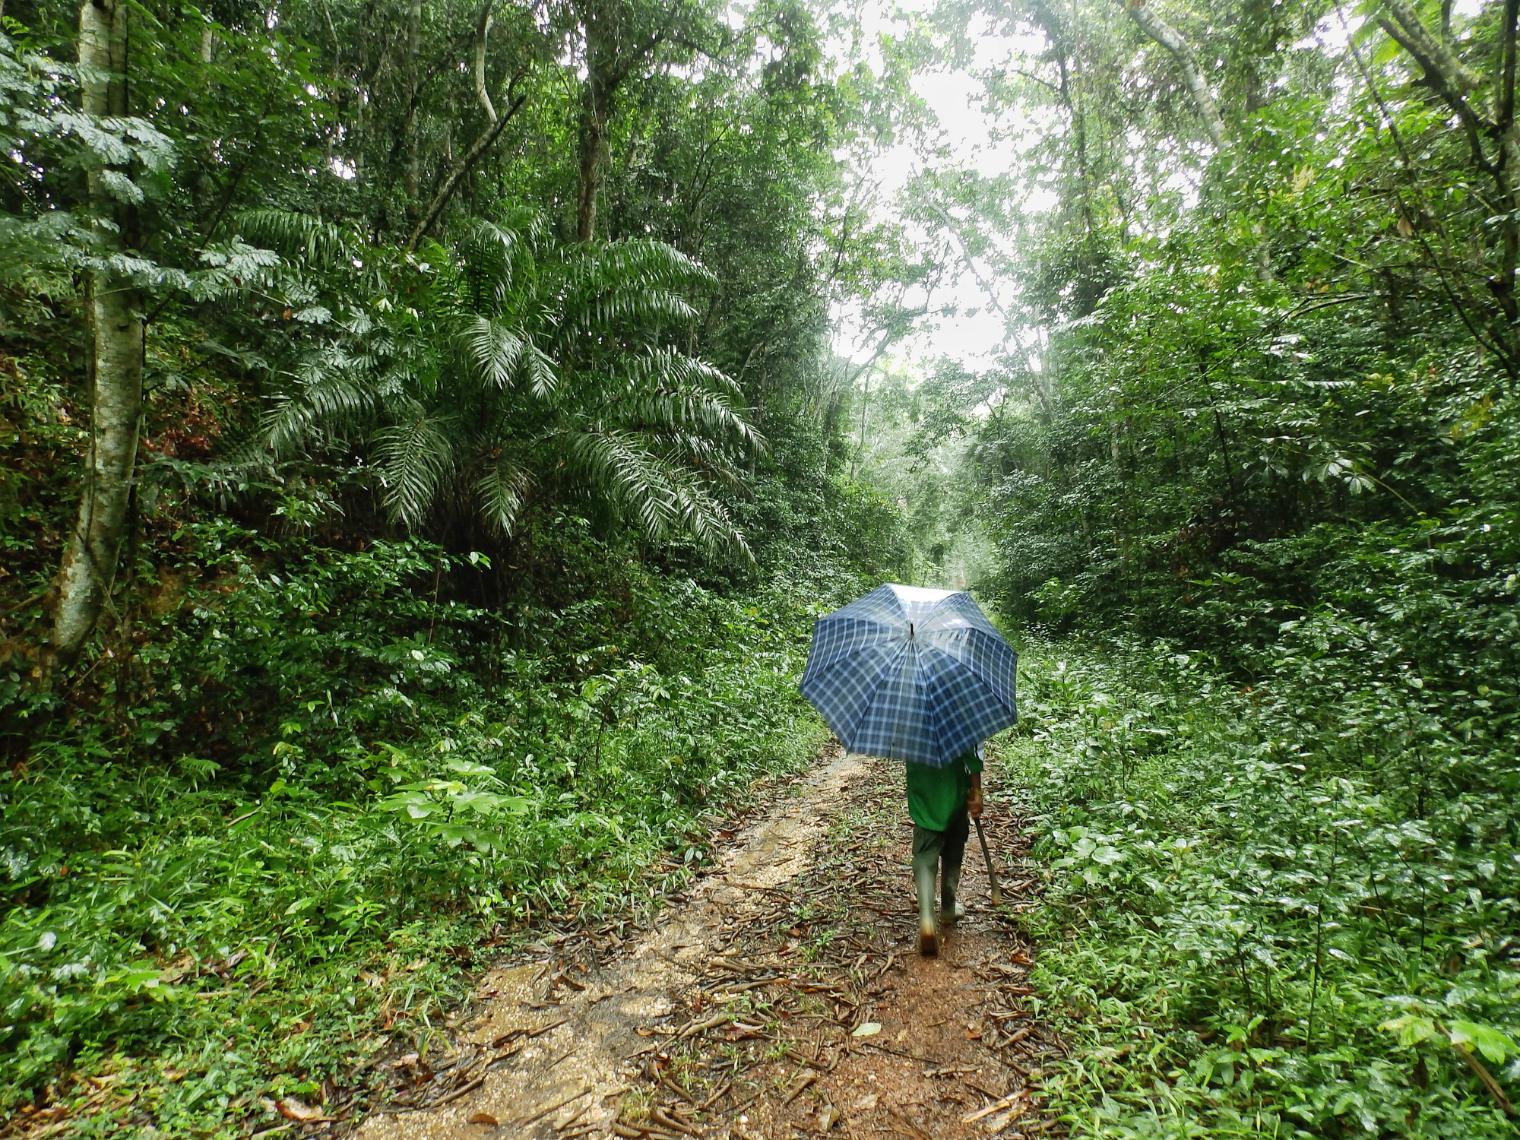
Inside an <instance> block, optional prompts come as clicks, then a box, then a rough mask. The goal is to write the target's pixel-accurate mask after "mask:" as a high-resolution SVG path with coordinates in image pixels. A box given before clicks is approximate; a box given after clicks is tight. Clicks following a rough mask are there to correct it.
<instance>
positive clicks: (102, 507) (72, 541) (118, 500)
mask: <svg viewBox="0 0 1520 1140" xmlns="http://www.w3.org/2000/svg"><path fill="white" fill-rule="evenodd" d="M79 64H80V69H81V71H82V73H83V78H82V81H81V87H82V90H83V107H84V111H85V113H86V114H87V115H90V116H92V117H95V118H102V117H105V116H116V117H119V116H124V115H126V114H127V83H126V80H127V4H126V3H125V0H85V2H84V3H83V4H82V5H81V6H80V12H79ZM106 173H107V172H106V171H105V170H104V169H102V168H98V167H97V168H92V169H91V170H90V171H89V175H88V182H89V196H90V205H91V206H92V208H93V210H94V213H95V216H96V218H97V219H99V221H100V222H102V223H104V222H107V221H109V222H110V223H112V225H105V224H100V225H99V226H98V229H99V235H98V236H99V239H100V243H101V247H102V249H104V250H106V251H110V252H126V251H128V250H130V249H132V248H133V246H134V244H135V241H136V237H137V219H136V212H135V211H134V210H133V209H132V208H131V207H130V206H128V205H126V204H124V203H122V202H120V201H118V200H117V199H116V197H114V196H113V195H112V193H111V192H110V190H109V188H108V186H107V184H106V179H105V177H104V175H105V174H106ZM115 173H117V174H125V173H126V171H124V170H117V171H115ZM87 293H88V304H87V308H86V312H87V313H88V316H89V325H90V342H89V346H88V356H87V359H88V367H89V389H90V442H89V449H88V452H87V455H86V458H85V470H84V489H83V492H82V493H81V495H80V499H79V516H78V519H77V521H76V522H75V524H74V530H73V533H72V534H71V535H70V536H69V541H68V545H67V547H66V548H65V550H64V554H63V562H62V565H61V566H60V568H59V571H58V579H57V590H58V599H57V605H56V608H55V610H54V612H53V634H52V656H53V660H54V662H55V663H56V664H57V665H67V664H69V663H70V662H72V661H74V660H75V659H76V658H77V657H78V656H79V653H80V650H81V649H82V648H83V646H84V643H85V641H86V639H88V638H89V636H90V634H91V633H92V632H93V631H94V629H95V626H96V624H97V623H98V622H99V620H100V615H101V613H102V611H103V610H104V608H105V604H106V600H107V598H108V596H109V593H110V589H111V583H112V581H113V580H114V578H115V575H116V561H117V556H118V554H119V553H120V550H121V541H122V536H123V531H124V529H125V526H126V518H127V503H128V500H129V499H130V498H131V493H132V477H133V469H134V467H135V466H136V462H137V437H138V430H139V424H140V421H141V418H142V374H143V320H142V302H141V298H140V296H139V295H138V292H137V290H135V289H134V288H132V286H131V284H130V283H129V282H128V281H127V280H126V279H125V278H123V277H121V276H120V275H118V274H116V273H112V272H110V271H109V270H105V269H98V270H92V271H91V272H90V273H89V275H88V280H87Z"/></svg>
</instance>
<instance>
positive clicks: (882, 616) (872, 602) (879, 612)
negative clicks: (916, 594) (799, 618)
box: [818, 586, 922, 631]
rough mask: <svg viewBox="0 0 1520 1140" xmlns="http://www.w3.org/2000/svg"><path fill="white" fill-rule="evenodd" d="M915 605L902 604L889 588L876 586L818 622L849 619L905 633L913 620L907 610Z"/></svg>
mask: <svg viewBox="0 0 1520 1140" xmlns="http://www.w3.org/2000/svg"><path fill="white" fill-rule="evenodd" d="M915 604H917V603H904V602H903V601H902V600H901V599H900V598H899V597H898V596H897V594H896V593H895V592H894V590H893V588H892V587H891V586H877V587H876V589H874V590H872V591H871V592H870V593H869V594H864V595H862V596H861V597H858V598H856V599H855V600H854V601H853V602H851V603H850V604H849V605H847V606H841V607H840V608H839V609H837V610H835V611H834V612H833V613H831V614H828V615H826V616H824V617H822V618H819V619H818V620H819V621H826V622H834V621H843V620H846V619H849V620H855V621H865V622H873V623H875V624H877V625H884V626H887V627H889V628H891V629H902V630H904V631H906V629H907V623H908V622H909V621H911V620H913V618H912V615H911V614H910V613H909V609H910V607H912V606H913V605H915ZM920 608H922V607H920Z"/></svg>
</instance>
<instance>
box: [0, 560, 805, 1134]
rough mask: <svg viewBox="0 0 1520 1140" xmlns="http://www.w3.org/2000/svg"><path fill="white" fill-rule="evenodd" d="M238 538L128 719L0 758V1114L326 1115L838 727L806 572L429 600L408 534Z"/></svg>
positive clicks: (163, 1125) (104, 1122) (690, 860)
mask: <svg viewBox="0 0 1520 1140" xmlns="http://www.w3.org/2000/svg"><path fill="white" fill-rule="evenodd" d="M238 537H239V543H237V544H233V548H235V549H237V550H241V551H243V553H236V554H234V553H229V554H228V556H227V561H226V564H225V565H222V566H219V567H212V568H210V570H209V571H208V578H207V580H206V582H205V583H203V584H201V585H198V586H195V587H187V588H186V589H185V590H184V592H183V596H176V598H175V600H174V604H173V605H172V606H166V607H164V612H163V614H162V615H161V620H162V622H163V626H162V628H158V629H155V630H152V631H148V632H147V633H145V636H144V643H143V646H142V648H141V655H140V658H139V662H138V665H137V667H136V668H135V670H134V671H132V672H130V673H128V672H126V671H122V672H118V673H116V674H113V675H112V676H113V679H112V681H111V684H112V685H115V686H117V687H118V691H117V692H116V693H115V696H116V697H117V701H116V702H115V704H116V707H126V708H130V710H131V712H130V715H127V716H124V717H123V718H122V719H120V720H118V721H116V722H112V723H104V722H101V721H99V720H97V719H94V718H87V717H82V716H81V717H80V718H78V720H77V721H75V722H73V723H69V722H68V721H66V720H64V721H60V720H59V719H58V718H56V717H55V718H54V719H53V720H52V721H46V719H45V718H43V717H41V716H40V715H39V719H38V723H39V724H42V723H50V724H51V725H52V726H53V727H51V728H50V729H48V730H47V732H46V735H45V736H44V738H43V739H41V740H39V741H38V742H37V743H36V744H35V746H34V747H33V748H32V749H31V753H30V757H29V759H28V760H27V761H26V762H25V763H24V764H21V765H18V766H16V767H15V768H13V769H12V770H10V771H9V772H8V773H5V774H4V775H3V776H0V816H3V820H4V823H3V827H0V868H3V872H4V876H5V883H4V886H5V889H6V893H7V896H8V899H9V901H10V905H9V907H8V909H7V912H6V914H5V916H4V918H3V920H0V1090H3V1091H0V1115H7V1116H9V1115H12V1114H17V1119H21V1120H25V1119H27V1118H28V1117H30V1118H31V1119H33V1120H43V1119H52V1120H56V1119H59V1118H63V1117H66V1118H68V1119H69V1120H70V1130H71V1132H72V1133H73V1134H78V1135H92V1134H93V1135H107V1134H114V1133H117V1132H119V1131H120V1130H122V1129H123V1128H124V1127H131V1126H134V1125H139V1126H140V1125H145V1124H147V1123H149V1122H151V1123H152V1124H154V1125H155V1126H156V1127H157V1129H158V1130H159V1133H160V1134H164V1135H174V1134H181V1135H190V1134H193V1135H208V1134H233V1133H239V1132H242V1131H245V1130H246V1129H248V1128H249V1127H250V1126H261V1125H265V1124H273V1123H278V1117H277V1116H276V1115H275V1113H276V1112H277V1111H286V1112H287V1113H289V1112H294V1113H296V1114H298V1115H299V1114H302V1113H305V1112H307V1111H310V1112H313V1113H316V1112H321V1111H322V1110H323V1104H324V1102H325V1101H327V1100H328V1099H329V1098H330V1096H331V1095H332V1092H333V1090H334V1088H335V1087H336V1085H337V1084H338V1083H341V1082H342V1081H344V1080H347V1079H350V1078H351V1077H352V1074H353V1073H354V1072H355V1071H356V1069H357V1068H358V1067H360V1066H362V1064H363V1063H364V1061H365V1060H366V1059H367V1058H370V1057H373V1056H374V1055H376V1053H377V1052H378V1051H380V1050H383V1049H385V1048H387V1047H394V1046H395V1043H396V1038H397V1037H398V1036H399V1037H400V1038H401V1040H403V1041H408V1040H409V1041H412V1042H414V1043H415V1044H418V1045H420V1044H421V1043H422V1042H423V1040H424V1039H425V1038H426V1037H427V1036H428V1034H429V1033H430V1032H431V1030H432V1029H433V1027H434V1026H436V1025H437V1024H438V1019H439V1017H440V1015H441V1013H442V1011H443V1010H444V1009H446V1008H447V1007H448V1006H449V1005H450V1004H451V1003H453V1002H455V1001H457V1000H458V999H459V998H460V997H461V996H462V995H463V994H464V993H465V991H466V989H467V985H468V977H469V971H470V969H471V968H472V967H475V966H478V965H479V964H480V963H481V961H482V960H483V959H485V958H486V957H489V956H490V955H492V954H493V953H494V952H496V951H497V950H499V949H502V948H505V947H507V946H509V945H510V944H511V943H512V942H513V941H514V940H515V939H516V938H518V937H520V936H521V935H522V933H523V932H524V931H525V930H526V929H527V927H528V925H529V923H530V922H531V921H532V918H533V916H534V915H535V914H536V913H555V914H565V913H589V912H595V911H597V910H600V909H605V908H608V907H611V906H625V905H628V904H629V903H630V902H634V901H637V899H639V898H646V899H647V898H648V897H649V896H651V895H653V894H655V893H656V892H657V891H658V890H659V887H660V884H661V882H662V881H663V880H666V879H668V878H670V877H676V878H680V877H682V876H684V875H687V874H689V871H690V867H691V866H692V865H694V864H696V863H698V862H700V861H701V860H702V859H703V858H704V856H705V852H706V841H707V836H708V833H709V824H710V821H711V819H712V817H713V815H714V813H716V812H719V811H722V810H724V809H725V808H728V807H731V806H733V805H734V804H735V803H736V802H738V801H739V800H741V799H742V797H743V796H744V794H745V792H746V790H747V789H748V787H749V786H750V784H751V782H752V781H753V780H754V779H755V778H756V777H757V776H758V775H760V774H762V773H765V772H768V771H776V770H785V769H789V768H795V767H798V766H800V765H801V764H802V763H804V762H805V761H806V760H807V759H809V758H810V757H812V756H813V755H814V754H815V753H816V750H817V748H818V747H819V746H820V745H821V744H822V739H821V737H822V735H823V730H822V728H821V726H820V725H819V723H818V721H817V719H816V717H814V716H813V715H811V714H810V713H809V712H807V710H806V706H805V705H804V703H803V702H802V701H801V699H800V698H799V697H798V695H797V692H796V676H797V674H798V673H799V671H800V668H801V662H802V656H803V654H804V653H805V651H806V644H807V631H808V627H809V621H808V618H809V616H810V607H813V606H816V605H817V604H818V602H817V599H816V596H809V594H807V593H805V592H804V591H802V590H800V589H798V590H795V591H787V590H784V589H781V588H777V587H771V588H768V589H765V590H763V591H760V592H759V593H757V594H756V595H755V596H753V597H750V598H747V599H734V598H731V597H730V598H724V597H719V596H717V595H715V594H712V593H710V592H708V591H705V590H703V589H701V588H700V587H698V586H696V585H694V584H692V583H690V582H685V581H680V580H664V581H659V580H656V579H654V578H652V577H649V578H646V579H641V580H639V581H635V582H634V583H633V584H632V592H631V593H628V594H626V595H625V597H624V600H623V601H622V603H620V604H618V605H614V604H612V603H605V602H598V603H595V606H594V607H593V608H592V609H590V610H581V611H579V612H560V613H549V612H541V613H536V614H530V615H525V614H517V615H514V616H512V617H511V618H510V619H507V618H503V617H500V616H497V615H493V614H489V613H486V612H484V611H474V610H469V609H467V608H465V607H461V606H445V607H435V606H433V605H432V603H431V602H429V601H428V600H427V592H426V591H425V590H423V591H418V590H416V589H415V588H414V587H415V581H414V580H415V579H417V578H418V577H419V576H420V577H421V578H422V580H423V581H426V580H427V579H428V578H431V577H432V576H433V575H434V574H435V573H437V572H439V570H440V567H441V568H442V569H443V570H444V571H445V572H447V571H449V570H451V569H452V570H458V569H459V567H458V566H454V567H450V566H449V565H448V562H447V560H446V559H444V558H443V556H442V555H440V554H439V553H438V552H437V551H436V550H434V549H431V548H428V547H425V546H423V545H421V544H414V543H400V544H376V545H374V546H371V547H369V548H368V549H366V550H363V551H358V552H354V551H348V552H339V551H314V552H313V553H312V554H311V555H310V556H309V557H307V558H306V559H305V560H304V561H301V562H300V563H298V564H295V565H282V566H281V568H280V569H279V570H278V571H275V570H274V569H271V568H269V567H268V566H263V567H261V566H260V564H259V562H258V560H257V559H256V558H250V557H248V556H247V553H246V552H247V550H248V548H249V543H248V538H247V536H238ZM199 541H200V542H201V544H202V546H203V547H209V546H210V544H209V543H208V542H207V541H206V537H205V536H200V538H199ZM604 610H605V611H606V612H602V611H604ZM534 623H539V624H547V625H549V626H551V627H552V628H550V629H548V631H547V633H545V632H544V631H543V630H540V631H539V636H537V640H536V642H535V643H534V644H535V645H536V646H537V648H522V647H521V646H518V647H515V648H514V644H515V643H514V638H513V631H514V629H516V630H520V629H521V628H522V627H524V626H527V625H531V624H534ZM556 623H557V624H556ZM613 637H616V638H617V639H618V642H619V643H618V644H611V643H610V642H611V639H612V638H613ZM546 645H554V646H556V649H557V651H556V652H555V653H554V654H553V655H552V656H551V655H550V654H549V652H548V651H547V650H546V649H545V648H544V646H546ZM127 690H130V691H127ZM39 1113H40V1115H39Z"/></svg>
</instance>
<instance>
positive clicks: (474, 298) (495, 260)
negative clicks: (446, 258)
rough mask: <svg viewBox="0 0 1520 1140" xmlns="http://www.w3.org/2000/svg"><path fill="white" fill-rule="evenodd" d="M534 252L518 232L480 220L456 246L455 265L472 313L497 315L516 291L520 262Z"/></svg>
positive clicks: (468, 229)
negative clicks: (514, 280)
mask: <svg viewBox="0 0 1520 1140" xmlns="http://www.w3.org/2000/svg"><path fill="white" fill-rule="evenodd" d="M525 253H530V248H529V245H528V242H527V241H526V240H525V238H524V236H523V234H522V233H520V232H519V231H518V230H515V229H512V228H510V227H506V226H499V225H497V224H496V223H495V222H490V221H486V220H485V219H483V218H477V219H476V220H474V221H473V222H471V223H470V224H469V225H467V226H466V227H464V230H463V232H462V233H461V235H460V237H459V240H458V242H457V243H456V244H455V262H456V264H457V266H458V268H459V272H460V275H461V277H462V278H463V281H464V286H465V302H466V305H467V307H468V308H469V310H470V311H471V312H476V313H493V314H494V313H496V312H498V311H499V310H500V309H501V307H502V302H503V301H504V300H505V299H506V297H507V294H508V292H509V290H511V288H512V284H513V278H514V276H515V271H516V268H517V263H518V261H519V260H520V259H522V258H523V256H524V254H525Z"/></svg>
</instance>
